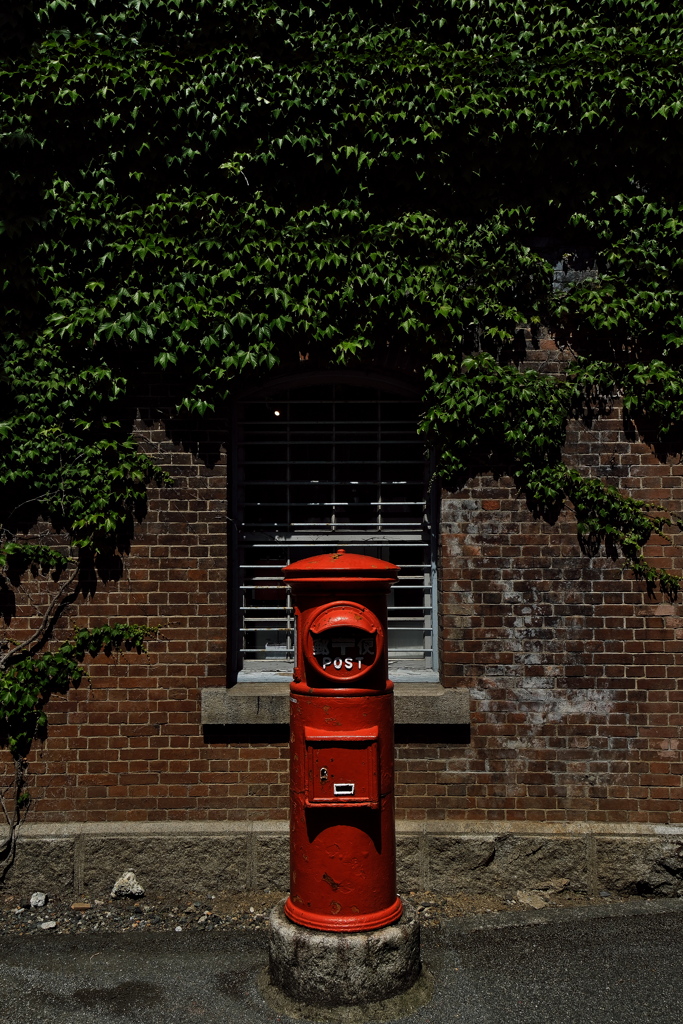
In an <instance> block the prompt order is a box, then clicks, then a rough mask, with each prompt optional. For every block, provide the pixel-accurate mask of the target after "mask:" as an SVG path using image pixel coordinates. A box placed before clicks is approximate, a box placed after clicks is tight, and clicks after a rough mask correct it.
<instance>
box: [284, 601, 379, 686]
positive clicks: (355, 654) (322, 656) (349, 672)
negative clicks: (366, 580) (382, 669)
mask: <svg viewBox="0 0 683 1024" xmlns="http://www.w3.org/2000/svg"><path fill="white" fill-rule="evenodd" d="M303 646H304V651H305V654H306V657H307V658H308V661H309V663H310V665H311V666H312V667H313V668H314V669H315V670H316V675H317V674H318V673H320V674H321V675H322V676H323V677H324V678H325V679H326V680H327V681H329V682H331V683H332V684H333V685H335V686H338V687H344V686H349V685H353V683H354V682H355V681H356V680H358V679H360V677H361V676H365V675H367V673H368V672H370V671H371V670H372V669H373V668H374V666H375V665H376V664H377V663H378V661H379V659H380V655H381V653H382V649H383V630H382V625H381V623H380V622H379V620H378V618H377V616H376V615H375V614H374V613H373V612H371V611H370V610H369V609H368V608H366V607H365V606H364V605H361V604H357V603H356V602H352V601H336V602H334V603H332V604H328V605H326V606H325V607H323V608H322V609H321V610H320V611H319V612H318V613H317V614H316V615H315V616H314V618H313V621H312V622H311V624H310V626H309V629H308V633H307V635H306V636H305V637H304V645H303Z"/></svg>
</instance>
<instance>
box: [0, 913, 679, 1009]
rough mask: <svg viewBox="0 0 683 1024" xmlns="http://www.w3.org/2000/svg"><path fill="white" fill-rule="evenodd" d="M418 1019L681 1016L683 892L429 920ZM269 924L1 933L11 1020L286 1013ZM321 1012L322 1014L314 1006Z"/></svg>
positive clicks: (0, 965)
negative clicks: (632, 901) (271, 976)
mask: <svg viewBox="0 0 683 1024" xmlns="http://www.w3.org/2000/svg"><path fill="white" fill-rule="evenodd" d="M423 950H424V959H425V961H426V962H427V963H428V964H429V965H430V966H431V969H432V971H433V974H434V978H435V992H434V997H433V999H432V1001H431V1003H430V1004H429V1005H427V1006H424V1007H422V1009H420V1010H418V1011H417V1012H416V1013H414V1014H412V1015H411V1016H410V1017H405V1018H402V1019H403V1020H404V1021H406V1022H408V1021H410V1022H415V1024H418V1022H419V1024H446V1022H450V1021H457V1022H458V1024H475V1022H476V1024H501V1022H504V1024H544V1022H546V1021H547V1022H551V1021H552V1024H631V1022H633V1024H636V1022H637V1024H655V1022H656V1024H681V1021H682V1019H683V957H682V954H683V901H677V900H676V901H674V900H658V901H653V902H652V903H650V904H647V905H645V906H644V907H638V908H637V909H632V908H631V907H630V905H629V904H624V905H622V906H621V907H616V908H615V907H612V908H610V909H609V910H607V911H602V910H599V909H598V908H582V909H581V910H569V911H566V910H556V911H541V912H536V913H530V914H529V915H524V916H523V915H518V914H515V915H512V914H506V915H499V916H498V917H495V916H494V915H477V916H472V917H463V918H458V919H455V920H453V921H451V922H448V923H447V924H446V925H445V926H444V927H443V928H441V929H433V930H427V931H426V932H425V934H424V939H423ZM265 964H266V936H265V934H264V933H263V932H254V931H250V932H247V931H238V930H235V931H234V932H224V933H222V934H215V933H209V934H202V933H194V934H193V933H183V934H176V933H175V932H169V933H155V934H152V935H138V934H137V933H132V932H127V933H125V934H115V935H98V934H96V933H95V934H92V933H91V934H85V935H83V934H81V935H55V934H52V933H44V934H35V935H33V934H31V935H22V936H20V937H17V936H10V935H3V936H0V992H1V998H0V1020H1V1021H2V1024H5V1022H6V1024H67V1022H68V1024H128V1022H131V1024H133V1022H134V1024H192V1022H194V1021H197V1022H201V1024H218V1022H220V1024H233V1022H234V1024H238V1022H239V1024H273V1022H275V1021H278V1020H279V1021H284V1020H285V1019H286V1018H284V1017H281V1016H280V1017H278V1016H277V1015H276V1014H274V1013H272V1012H271V1011H270V1010H268V1008H267V1007H266V1006H265V1005H264V1004H263V1002H262V1001H261V999H260V997H259V995H258V991H257V987H256V978H257V975H258V973H259V972H260V971H263V969H264V968H265ZM312 1019H313V1020H315V1017H313V1018H312Z"/></svg>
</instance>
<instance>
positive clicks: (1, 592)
mask: <svg viewBox="0 0 683 1024" xmlns="http://www.w3.org/2000/svg"><path fill="white" fill-rule="evenodd" d="M16 613H17V599H16V597H15V594H14V591H13V590H12V589H11V588H10V587H8V586H7V584H6V583H5V581H4V580H3V579H1V578H0V616H2V618H3V621H4V623H5V625H6V626H9V624H10V622H11V621H12V619H13V618H14V616H15V615H16Z"/></svg>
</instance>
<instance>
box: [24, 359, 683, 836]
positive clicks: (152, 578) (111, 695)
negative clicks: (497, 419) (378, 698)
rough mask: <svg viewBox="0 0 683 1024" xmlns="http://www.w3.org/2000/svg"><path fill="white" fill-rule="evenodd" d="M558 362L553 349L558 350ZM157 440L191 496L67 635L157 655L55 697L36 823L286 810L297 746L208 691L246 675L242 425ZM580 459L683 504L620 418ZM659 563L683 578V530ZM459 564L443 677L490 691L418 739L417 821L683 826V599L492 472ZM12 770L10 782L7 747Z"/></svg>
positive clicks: (411, 807) (470, 502)
mask: <svg viewBox="0 0 683 1024" xmlns="http://www.w3.org/2000/svg"><path fill="white" fill-rule="evenodd" d="M548 356H551V357H553V356H554V353H553V351H552V349H551V347H550V346H549V345H548V344H547V343H546V345H545V347H544V349H543V350H541V351H540V352H539V353H537V355H536V359H537V360H547V358H548ZM549 368H551V369H552V368H553V367H549ZM209 435H210V436H209ZM145 436H146V440H145V444H146V445H147V446H149V447H150V450H152V451H154V452H156V453H157V455H158V457H159V461H160V462H161V463H162V464H164V465H166V466H168V467H169V468H170V469H171V471H172V472H173V473H174V475H175V476H176V480H177V486H176V487H175V488H174V489H173V490H172V491H171V490H165V491H163V492H153V493H152V495H151V498H150V504H149V512H148V515H147V517H146V518H145V519H144V521H143V522H142V523H141V524H140V525H139V526H138V528H137V530H136V535H135V541H134V544H133V546H132V549H131V553H130V556H129V557H127V558H125V560H124V567H123V574H122V575H121V577H120V579H117V580H110V581H109V582H104V581H102V580H99V581H98V582H97V587H96V590H95V593H94V594H93V595H92V596H91V597H90V598H89V599H88V600H87V601H85V602H81V603H80V604H79V605H78V615H77V617H76V616H75V615H74V616H72V618H71V619H70V620H69V621H65V622H64V623H63V624H62V626H61V633H62V634H63V635H66V634H68V633H69V631H70V629H71V628H72V626H73V625H74V624H77V623H78V624H80V623H84V622H86V621H88V622H90V623H91V624H93V625H94V624H97V623H101V622H104V621H109V620H112V619H116V620H128V621H133V622H145V623H150V624H153V625H158V626H160V628H161V633H160V637H159V639H158V640H155V641H152V642H150V645H149V654H148V655H147V656H142V657H138V656H135V655H126V656H122V657H120V658H118V659H112V660H107V659H105V658H100V659H98V661H97V662H96V663H95V664H92V665H91V666H90V671H89V677H88V678H87V679H85V680H84V682H83V684H82V685H81V687H80V688H79V689H78V690H72V691H71V692H70V693H69V694H67V695H66V696H64V697H61V696H56V697H53V699H52V700H51V701H50V703H49V706H48V718H49V727H48V735H47V738H46V739H45V741H43V742H39V741H36V742H35V743H34V746H33V750H32V753H31V757H30V770H31V777H30V780H29V784H30V789H31V793H32V796H33V799H34V804H33V808H32V811H31V819H32V820H34V821H60V820H78V821H84V820H95V821H99V820H110V821H111V820H122V819H129V820H152V821H158V820H166V819H168V820H172V819H190V818H191V819H212V818H213V819H220V818H230V819H261V818H284V817H285V816H286V814H287V804H288V797H287V780H288V776H287V748H286V745H285V744H284V743H283V741H282V739H281V737H279V736H278V739H277V742H274V741H273V737H272V736H270V737H268V742H266V741H263V742H253V741H252V742H250V741H249V740H250V737H249V735H248V732H247V733H245V732H244V731H243V732H242V734H241V735H240V736H237V735H236V734H233V735H232V736H229V735H228V734H227V733H225V732H221V731H220V730H217V729H213V730H211V731H209V732H207V733H206V735H205V734H203V732H202V728H201V725H200V713H199V695H200V690H201V688H202V687H205V686H213V685H215V686H222V685H224V683H225V679H226V665H227V662H228V647H227V628H228V627H227V618H228V603H227V602H228V594H227V582H228V544H227V541H228V526H227V514H228V513H227V508H228V505H227V497H228V493H227V490H228V472H227V468H226V466H227V459H226V452H225V447H223V448H221V442H222V441H223V440H224V435H223V433H222V431H220V430H218V431H216V432H215V433H214V434H212V435H211V432H210V431H209V434H208V435H204V436H203V437H202V438H200V439H194V441H193V439H192V438H190V439H189V440H188V439H185V443H184V444H180V443H177V444H176V443H173V442H172V441H170V440H169V439H168V438H167V437H166V435H165V433H164V432H163V431H162V430H159V429H152V430H146V431H145ZM195 442H196V443H195ZM199 442H201V443H199ZM207 453H208V455H207ZM567 453H568V457H569V458H570V460H572V461H573V462H574V464H575V465H577V466H582V467H584V468H585V469H587V470H590V471H592V472H595V473H598V472H599V473H600V474H601V475H602V476H604V478H605V479H607V480H608V481H611V482H615V483H619V484H620V485H621V486H623V487H625V488H626V489H627V490H628V492H629V493H631V494H633V495H635V496H637V497H642V498H647V499H649V500H653V501H656V502H660V501H661V502H662V503H664V504H665V505H666V507H667V508H668V509H670V510H672V511H678V512H680V511H683V508H682V502H681V498H682V491H681V486H682V483H683V479H682V476H683V469H682V467H681V465H680V464H679V462H678V460H677V459H675V458H673V457H671V458H668V459H667V458H660V457H658V456H657V455H656V454H655V453H654V452H653V450H652V449H651V448H649V447H648V446H647V445H645V444H643V443H640V442H635V443H634V442H631V441H629V440H628V439H627V438H626V437H625V435H624V433H623V430H622V425H621V421H620V419H619V418H618V417H617V416H616V415H615V416H613V417H612V418H609V419H606V420H604V421H601V422H600V423H598V424H594V425H593V426H592V428H591V429H587V428H581V429H577V430H576V431H574V432H573V434H572V436H571V438H570V443H569V445H568V447H567ZM650 554H651V555H652V556H654V557H657V558H659V559H660V560H661V564H662V565H666V566H667V567H668V568H670V569H671V568H673V569H674V570H677V569H678V570H681V568H683V566H682V565H681V545H680V542H679V541H678V540H676V544H675V546H674V547H667V546H657V544H655V543H653V544H652V545H651V551H650ZM440 573H441V591H442V606H441V656H442V665H443V682H444V683H445V684H446V685H449V686H467V687H469V688H470V691H471V696H472V725H471V731H470V734H469V736H468V735H467V734H466V731H465V730H464V729H463V728H461V727H454V728H453V733H452V737H447V738H448V739H449V740H451V741H450V742H448V743H445V742H443V736H442V737H441V738H440V739H439V740H436V739H432V741H431V742H430V737H429V736H428V735H427V736H425V734H424V731H423V732H418V731H417V730H416V733H415V739H414V740H413V741H411V742H407V743H401V744H400V745H399V747H398V750H397V755H398V760H397V765H398V774H397V813H398V816H399V817H404V818H428V819H448V818H461V819H462V818H469V819H493V820H495V819H503V818H505V819H513V820H514V819H527V820H545V821H566V820H588V821H633V822H638V821H649V822H681V821H683V812H682V811H681V809H680V807H681V804H680V799H681V796H682V795H683V788H682V786H681V770H682V769H681V767H680V758H679V743H680V739H679V735H680V726H681V723H682V722H683V717H682V713H681V710H682V709H681V704H680V697H679V685H678V678H679V674H680V665H681V640H680V637H681V627H682V625H683V623H682V622H681V619H680V617H679V612H678V606H672V605H671V604H670V603H669V601H668V600H666V599H665V598H663V597H662V596H661V595H660V594H654V595H650V594H648V592H647V588H646V586H645V585H644V584H642V583H640V582H637V581H635V580H633V579H631V578H630V576H629V575H628V573H627V574H623V573H622V571H621V570H620V569H619V567H618V566H617V565H615V564H614V563H613V562H612V561H611V560H610V559H608V558H606V557H604V554H603V555H601V556H600V557H594V558H589V557H587V556H586V555H585V554H584V553H582V552H581V551H580V548H579V544H578V542H577V538H576V530H575V524H574V521H573V518H572V516H571V514H570V513H568V512H567V513H563V514H562V516H561V517H560V520H559V521H558V523H557V524H554V525H549V524H548V523H546V522H544V521H543V520H538V519H535V518H534V517H533V515H532V514H531V513H530V511H529V510H528V508H527V506H526V503H525V501H524V499H523V498H520V497H519V496H518V495H517V494H516V492H515V490H514V487H513V486H512V485H511V482H510V481H509V480H504V479H503V480H494V479H492V478H491V477H481V478H478V479H477V480H474V481H471V482H470V483H469V485H468V486H467V488H466V489H465V490H463V491H461V492H458V493H457V494H452V495H446V496H445V498H444V503H443V515H442V541H441V566H440ZM29 590H30V588H29ZM34 591H35V585H34ZM30 596H31V594H30V593H29V597H30ZM33 596H34V597H35V599H36V607H35V609H34V620H35V615H37V613H38V611H39V608H40V598H39V597H38V596H37V594H36V593H35V592H34V594H33ZM30 610H31V609H30V606H29V605H28V604H27V605H26V607H25V608H24V609H23V611H24V613H29V612H30ZM19 611H20V612H21V609H19ZM4 764H5V767H6V769H7V772H8V775H9V772H10V769H11V759H10V758H9V755H8V754H7V753H5V755H4Z"/></svg>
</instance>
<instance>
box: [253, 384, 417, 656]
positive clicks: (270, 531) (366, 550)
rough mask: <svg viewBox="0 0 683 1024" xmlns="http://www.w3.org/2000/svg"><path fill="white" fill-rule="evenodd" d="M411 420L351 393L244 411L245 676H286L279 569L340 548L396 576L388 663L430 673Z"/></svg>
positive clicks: (390, 398)
mask: <svg viewBox="0 0 683 1024" xmlns="http://www.w3.org/2000/svg"><path fill="white" fill-rule="evenodd" d="M417 419H418V406H417V403H416V402H413V401H411V400H408V399H404V398H402V397H398V396H396V395H395V394H392V393H391V392H384V391H379V390H378V389H377V388H376V387H368V388H364V387H361V386H358V385H355V384H354V385H350V384H344V383H338V384H329V385H326V386H315V387H298V388H296V389H290V390H286V391H283V392H281V393H280V394H278V395H276V396H275V397H272V398H270V399H269V400H268V401H267V402H264V401H254V402H248V403H244V405H243V406H242V408H241V413H240V417H239V424H238V433H239V436H238V447H237V451H238V481H237V482H238V492H239V494H240V495H241V507H240V509H239V510H238V530H239V549H240V550H239V558H240V579H239V587H240V595H241V600H240V637H241V643H240V651H241V655H242V659H243V664H244V667H245V669H247V668H248V667H249V666H250V665H251V666H254V667H257V666H259V665H260V666H262V667H263V668H266V667H273V668H275V667H280V666H283V667H286V666H287V665H290V666H291V663H292V660H293V656H294V636H293V616H292V609H291V602H290V598H289V595H288V593H287V590H286V588H285V586H284V583H283V579H282V574H281V572H280V569H281V567H282V566H283V565H286V564H287V563H288V562H292V561H296V560H297V559H300V558H307V557H309V556H311V555H315V554H320V553H322V552H324V551H330V550H334V549H335V548H337V547H344V548H346V550H347V551H350V552H353V553H357V554H365V555H372V556H375V557H377V558H383V559H386V560H388V561H390V562H395V563H396V564H397V565H399V566H401V574H400V576H399V582H398V584H397V585H396V586H395V587H393V588H392V591H391V593H390V597H389V658H390V663H391V664H392V665H394V666H395V667H396V666H398V667H406V668H411V667H413V668H420V667H423V668H431V667H432V653H433V652H432V632H433V629H432V627H433V615H432V603H433V566H432V559H431V537H430V529H429V522H428V516H427V514H426V498H427V486H428V467H427V464H426V460H425V457H424V449H423V445H422V443H421V442H420V440H419V439H418V437H417V435H416V424H417ZM266 663H268V665H266Z"/></svg>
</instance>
